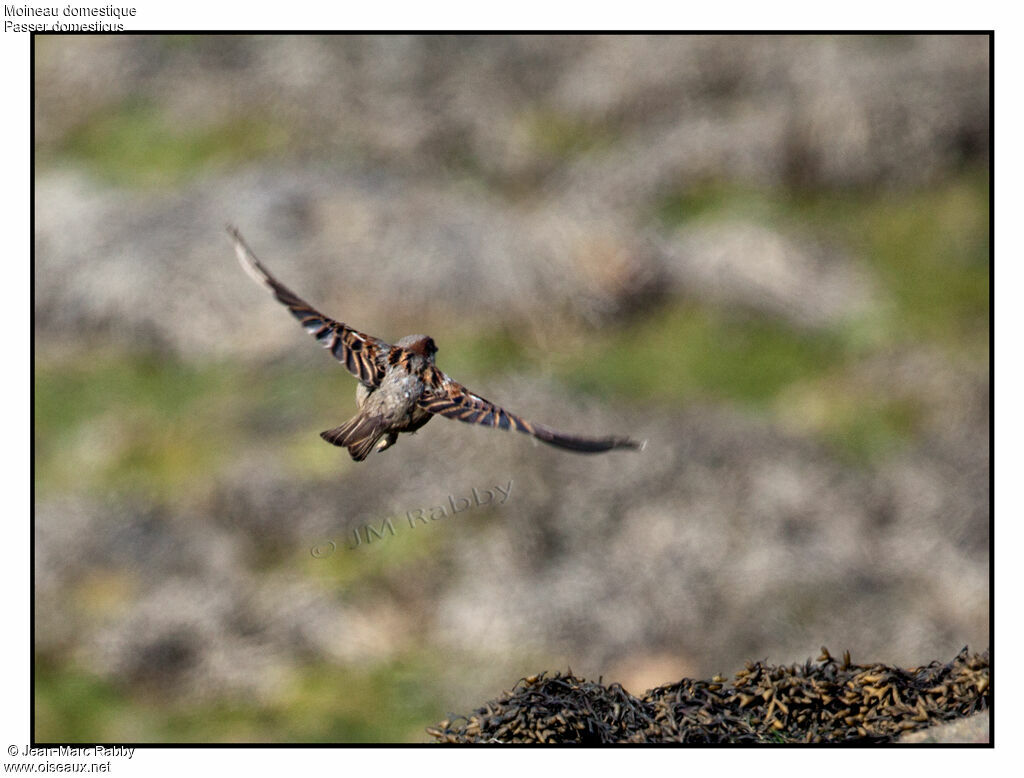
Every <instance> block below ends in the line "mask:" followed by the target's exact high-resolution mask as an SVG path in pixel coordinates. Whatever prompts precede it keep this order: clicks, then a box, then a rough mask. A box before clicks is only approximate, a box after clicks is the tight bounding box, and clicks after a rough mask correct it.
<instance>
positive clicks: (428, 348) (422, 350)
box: [395, 335, 437, 364]
mask: <svg viewBox="0 0 1024 778" xmlns="http://www.w3.org/2000/svg"><path fill="white" fill-rule="evenodd" d="M395 345H396V346H398V347H399V348H404V349H405V350H406V351H411V352H412V353H413V354H417V355H419V356H421V357H423V358H424V359H426V360H427V361H428V362H430V363H431V364H433V363H434V355H435V354H436V353H437V346H436V345H435V344H434V339H433V338H432V337H430V336H429V335H406V336H405V337H404V338H402V339H401V340H400V341H398V343H396V344H395Z"/></svg>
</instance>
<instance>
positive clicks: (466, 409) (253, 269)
mask: <svg viewBox="0 0 1024 778" xmlns="http://www.w3.org/2000/svg"><path fill="white" fill-rule="evenodd" d="M228 234H230V235H231V237H232V239H233V240H234V243H235V253H236V254H237V255H238V261H239V262H240V263H241V265H242V268H243V269H244V270H245V271H246V272H247V273H248V274H249V275H250V276H251V277H252V278H254V279H255V280H256V281H257V282H258V283H260V284H262V285H263V286H265V287H267V289H269V290H270V291H271V293H273V295H274V297H276V298H277V300H278V301H279V302H280V303H282V304H284V305H285V306H287V308H288V310H290V311H291V313H292V315H293V316H294V317H295V318H296V319H298V320H299V323H300V324H302V326H303V327H304V328H305V329H306V331H307V332H309V333H310V334H311V335H312V336H313V337H314V338H316V339H317V341H318V342H319V343H320V344H321V345H322V346H323V347H324V348H327V349H329V350H330V352H331V354H333V355H334V357H335V359H337V360H338V361H339V362H341V364H343V365H344V366H345V367H346V368H347V369H348V371H349V372H350V373H352V375H354V376H355V377H356V378H358V379H359V386H358V387H357V389H356V402H357V404H358V405H359V412H358V413H357V414H356V415H355V416H354V417H352V418H351V419H349V420H348V421H347V422H345V423H344V424H342V425H341V426H340V427H335V428H334V429H331V430H326V431H324V432H321V433H320V436H321V437H322V438H323V439H324V440H326V441H327V442H328V443H333V444H334V445H336V446H344V447H345V448H347V449H348V450H349V453H350V454H351V455H352V458H353V459H354V460H356V461H357V462H361V461H362V460H364V459H366V457H367V456H368V455H369V453H370V452H371V451H372V450H373V448H374V446H376V447H377V449H378V450H379V451H384V450H385V449H387V448H390V447H391V446H393V445H394V444H395V442H396V441H397V439H398V433H400V432H410V433H411V432H415V431H416V430H418V429H419V428H420V427H422V426H423V425H424V424H426V423H427V422H428V421H430V419H431V418H432V417H433V416H434V415H435V414H439V415H441V416H447V417H448V418H450V419H457V420H458V421H465V422H469V423H472V424H481V425H484V426H487V427H495V428H497V429H503V430H507V429H514V430H518V431H519V432H525V433H528V434H530V435H533V436H534V437H535V438H537V439H539V440H542V441H544V442H545V443H549V444H551V445H553V446H558V447H560V448H564V449H568V450H570V451H577V452H581V453H586V454H594V453H599V452H602V451H610V450H611V449H615V448H632V449H640V448H643V444H641V443H637V442H636V441H633V440H630V439H629V438H620V437H605V438H585V437H578V436H575V435H567V434H565V433H562V432H558V431H556V430H553V429H551V428H550V427H546V426H544V425H543V424H534V423H532V422H529V421H527V420H526V419H523V418H522V417H520V416H517V415H515V414H514V413H509V412H508V411H506V410H505V409H504V408H501V407H499V406H497V405H495V404H494V403H492V402H489V401H488V400H485V399H484V398H482V397H480V396H478V395H476V394H473V393H472V392H470V391H469V390H468V389H466V387H464V386H463V385H462V384H460V383H458V382H457V381H453V380H452V379H451V378H449V377H448V376H447V375H445V374H444V373H443V372H442V371H441V370H439V369H438V368H437V366H436V365H435V364H434V357H435V354H436V353H437V346H436V345H435V344H434V340H433V338H431V337H430V336H428V335H407V336H405V337H404V338H402V339H401V340H399V341H398V342H397V343H396V344H395V345H393V346H392V345H390V344H388V343H385V342H384V341H383V340H380V339H379V338H375V337H373V336H371V335H366V334H364V333H362V332H359V331H358V330H354V329H352V328H351V327H349V326H348V325H347V324H344V323H342V322H339V321H335V320H334V319H331V318H329V317H327V316H324V315H323V314H322V313H320V312H319V311H317V310H316V309H315V308H313V307H312V306H311V305H309V303H307V302H305V301H304V300H303V299H302V298H300V297H299V296H298V295H297V294H295V293H294V292H292V291H291V290H290V289H288V287H286V286H285V285H284V284H282V283H281V282H280V281H278V280H277V279H276V278H274V277H273V276H272V275H271V274H270V272H269V271H267V269H266V268H264V267H263V265H262V264H260V262H259V260H258V259H256V256H255V255H254V254H253V253H252V251H251V250H250V249H249V247H248V246H247V245H246V243H245V240H244V239H243V238H242V235H241V233H239V232H238V230H237V229H235V228H234V227H230V226H229V227H228ZM645 442H646V441H645Z"/></svg>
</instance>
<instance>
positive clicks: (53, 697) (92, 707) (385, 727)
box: [35, 653, 441, 743]
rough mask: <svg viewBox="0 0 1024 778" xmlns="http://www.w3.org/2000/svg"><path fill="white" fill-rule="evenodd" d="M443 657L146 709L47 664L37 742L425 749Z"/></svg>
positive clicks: (40, 687)
mask: <svg viewBox="0 0 1024 778" xmlns="http://www.w3.org/2000/svg"><path fill="white" fill-rule="evenodd" d="M440 670H441V661H440V657H429V656H424V655H422V654H421V653H415V654H413V653H409V654H407V655H405V656H403V657H402V658H400V659H396V660H392V661H388V662H382V663H379V664H373V665H370V666H368V667H366V666H353V667H345V668H341V667H338V666H334V665H326V664H315V665H308V666H305V667H302V668H300V669H299V670H297V671H294V672H293V673H292V674H291V676H290V677H289V678H288V679H287V680H285V681H284V682H283V683H281V684H280V686H279V688H277V689H275V691H274V692H273V693H271V694H269V695H267V696H266V697H261V699H260V704H258V705H254V704H253V702H252V700H251V699H244V698H240V699H238V700H236V701H218V702H209V703H205V704H200V705H198V706H197V705H196V703H195V701H194V700H190V701H188V702H187V703H185V702H183V703H179V704H176V703H174V702H170V701H168V700H166V699H163V698H153V699H150V698H148V697H147V695H146V694H145V693H144V692H139V691H133V692H131V693H129V692H128V691H127V690H125V689H122V688H121V687H119V686H118V685H117V684H114V683H111V682H107V681H103V680H101V679H99V678H97V677H95V676H93V675H91V674H88V673H84V672H82V671H80V670H76V669H73V668H71V667H68V666H62V667H58V666H55V665H53V664H51V663H49V662H48V661H46V660H45V659H40V660H38V661H37V665H36V685H35V704H36V738H37V739H38V740H39V741H42V742H47V741H51V742H69V743H80V742H94V743H95V742H101V743H102V742H108V743H115V742H172V743H173V742H185V743H193V742H194V743H204V742H209V743H255V742H265V743H362V742H384V743H387V742H412V743H416V742H424V741H425V740H426V739H427V738H426V735H425V733H424V728H425V727H427V726H429V725H430V724H432V723H434V721H435V720H436V718H437V710H436V705H437V699H438V697H439V696H441V695H440V691H439V689H438V688H437V687H436V686H435V682H434V681H431V679H436V678H438V677H439V675H440Z"/></svg>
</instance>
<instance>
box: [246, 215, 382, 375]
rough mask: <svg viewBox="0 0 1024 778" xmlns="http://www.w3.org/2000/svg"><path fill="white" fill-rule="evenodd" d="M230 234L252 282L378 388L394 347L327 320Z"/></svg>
mask: <svg viewBox="0 0 1024 778" xmlns="http://www.w3.org/2000/svg"><path fill="white" fill-rule="evenodd" d="M228 234H229V235H230V236H231V238H232V240H234V242H235V253H236V254H238V261H239V262H240V263H241V265H242V269H243V270H245V272H246V273H248V274H249V275H250V276H252V278H253V279H255V280H256V281H257V282H258V283H260V284H262V285H263V286H265V287H267V289H269V290H270V291H271V292H272V293H273V295H274V297H276V298H277V300H278V302H281V303H283V304H284V305H286V306H288V310H289V311H291V312H292V316H294V317H295V318H296V319H298V320H299V323H300V324H301V325H302V326H303V327H304V328H305V329H306V332H308V333H309V334H310V335H312V336H313V337H314V338H316V339H317V342H318V343H320V345H322V346H323V347H324V348H326V349H329V350H330V352H331V353H332V354H333V355H334V358H335V359H337V360H338V361H339V362H341V364H343V365H344V366H345V367H346V368H348V371H349V372H350V373H352V375H354V376H355V377H356V378H358V379H359V380H360V381H362V382H363V383H364V384H366V385H368V386H379V385H380V382H381V380H382V379H383V378H384V373H385V372H386V370H387V355H388V352H389V350H390V349H391V345H390V344H388V343H385V342H384V341H383V340H380V339H379V338H375V337H373V336H372V335H366V334H364V333H362V332H358V331H357V330H354V329H352V328H351V327H349V326H348V325H347V324H343V323H342V322H340V321H335V320H334V319H332V318H330V317H328V316H324V315H323V314H322V313H320V311H318V310H317V309H316V308H314V307H313V306H311V305H310V304H309V303H307V302H306V301H305V300H303V299H302V298H301V297H299V296H298V295H297V294H295V292H293V291H292V290H291V289H289V288H288V287H287V286H285V285H284V284H282V283H281V282H280V281H278V280H277V279H276V278H274V277H273V276H272V275H270V272H269V271H268V270H267V269H266V268H265V267H263V265H261V264H260V261H259V260H258V259H256V255H255V254H253V253H252V250H251V249H250V248H249V247H248V246H247V245H246V243H245V240H244V239H243V238H242V234H241V233H240V232H239V231H238V230H237V229H235V228H234V227H232V226H230V225H229V226H228Z"/></svg>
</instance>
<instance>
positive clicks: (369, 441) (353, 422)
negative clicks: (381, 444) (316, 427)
mask: <svg viewBox="0 0 1024 778" xmlns="http://www.w3.org/2000/svg"><path fill="white" fill-rule="evenodd" d="M385 431H386V429H385V424H384V417H383V416H363V415H361V414H357V415H356V416H353V417H352V418H351V419H349V420H348V421H346V422H345V423H344V424H342V425H341V426H340V427H335V428H334V429H332V430H324V431H323V432H321V433H320V437H321V438H323V439H324V440H326V441H327V442H328V443H332V444H334V445H335V446H344V447H345V448H347V449H348V453H350V454H351V455H352V458H353V459H354V460H355V461H356V462H362V461H363V460H364V459H366V457H367V456H369V454H370V452H371V451H373V447H374V445H375V444H376V443H377V441H378V440H380V438H381V436H382V435H383V434H384V433H385Z"/></svg>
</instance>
